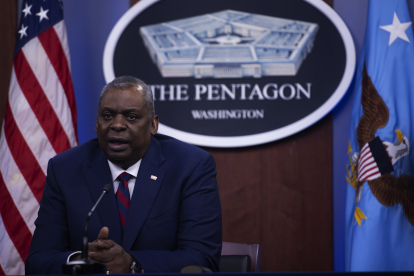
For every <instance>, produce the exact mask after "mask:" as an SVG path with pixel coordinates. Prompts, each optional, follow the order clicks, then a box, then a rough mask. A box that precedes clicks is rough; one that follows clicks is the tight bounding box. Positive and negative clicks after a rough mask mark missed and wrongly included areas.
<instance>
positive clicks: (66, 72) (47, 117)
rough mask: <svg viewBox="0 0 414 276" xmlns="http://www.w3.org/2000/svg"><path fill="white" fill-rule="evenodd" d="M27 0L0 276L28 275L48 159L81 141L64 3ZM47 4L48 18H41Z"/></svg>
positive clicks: (6, 155) (4, 193)
mask: <svg viewBox="0 0 414 276" xmlns="http://www.w3.org/2000/svg"><path fill="white" fill-rule="evenodd" d="M25 4H27V6H31V14H28V15H27V16H22V18H21V20H22V22H21V24H20V26H19V29H20V28H21V29H23V28H24V27H27V28H26V31H27V34H25V35H20V34H19V35H18V42H17V48H16V51H15V57H14V62H13V70H12V76H11V81H10V88H9V97H8V102H7V104H6V114H5V119H4V122H3V127H2V131H1V136H0V156H2V158H1V159H0V275H3V274H9V275H22V274H24V262H25V261H26V258H27V257H28V254H29V246H30V242H31V240H32V235H33V233H34V230H35V225H34V221H35V220H36V218H37V212H38V210H39V202H40V199H41V198H42V193H43V188H44V184H45V177H46V170H47V164H48V161H49V159H50V158H52V157H53V156H55V155H56V154H57V153H60V152H62V151H65V150H67V149H69V148H71V147H73V146H76V145H77V144H78V140H77V129H76V127H77V122H76V121H77V115H76V104H75V97H74V91H73V84H72V79H71V76H70V58H69V47H68V41H67V35H66V27H65V24H64V21H63V20H62V19H63V10H62V6H61V3H60V2H59V1H57V0H44V1H37V0H27V1H25V2H24V3H23V5H25ZM41 8H42V9H43V11H46V10H47V12H48V13H47V15H48V17H47V18H43V19H42V20H41V21H40V22H39V17H38V16H36V13H38V12H39V11H40V9H41ZM49 18H50V21H49ZM52 19H53V22H52ZM23 25H24V27H23Z"/></svg>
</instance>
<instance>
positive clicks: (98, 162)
mask: <svg viewBox="0 0 414 276" xmlns="http://www.w3.org/2000/svg"><path fill="white" fill-rule="evenodd" d="M152 175H153V176H156V177H157V179H156V180H152V179H151V176H152ZM108 183H110V184H112V177H111V172H110V169H109V166H108V162H107V159H106V158H105V156H104V155H103V152H102V150H101V148H100V147H99V144H98V140H97V139H93V140H91V141H89V142H87V143H85V144H82V145H80V146H77V147H75V148H73V149H70V150H67V151H65V152H63V153H61V154H59V155H57V156H55V157H54V158H52V159H50V161H49V164H48V169H47V177H46V185H45V188H44V191H43V197H42V200H41V202H40V209H39V213H38V218H37V220H36V222H35V224H36V230H35V232H34V236H33V240H32V243H31V247H30V252H29V256H28V258H27V261H26V274H44V273H53V274H60V273H61V271H62V270H61V265H62V264H64V263H65V262H66V260H67V258H68V256H69V255H70V254H71V253H72V252H74V251H80V250H81V248H82V236H83V232H84V225H85V220H86V216H87V214H88V212H89V211H90V210H91V208H92V206H93V205H94V203H95V202H96V201H97V199H98V197H99V196H100V195H101V194H102V188H103V186H104V185H105V184H108ZM111 187H113V186H112V185H111ZM103 226H107V227H108V228H109V239H111V240H113V241H115V242H116V243H118V244H120V245H121V246H122V247H123V248H124V250H125V251H127V252H129V253H130V254H131V255H132V256H133V257H134V258H135V259H137V260H138V261H139V262H140V263H141V265H142V266H143V268H144V271H145V272H179V270H180V269H181V268H182V267H184V266H186V265H190V264H197V265H200V266H204V267H209V268H211V269H212V270H213V271H218V265H219V258H220V252H221V242H222V225H221V208H220V199H219V194H218V188H217V181H216V170H215V162H214V158H213V157H212V156H211V155H210V154H209V153H207V152H205V151H203V150H201V149H199V148H197V147H194V146H191V145H188V144H186V143H183V142H180V141H178V140H176V139H173V138H171V137H168V136H164V135H158V134H157V135H155V136H153V137H151V144H150V146H149V148H148V151H147V153H146V154H145V156H144V157H143V159H142V163H141V166H140V169H139V172H138V176H137V179H136V183H135V188H134V192H133V195H132V199H131V203H130V209H129V211H128V217H127V220H126V225H125V230H124V233H122V229H121V222H120V219H119V214H118V210H117V205H116V201H115V195H114V192H113V189H111V191H110V192H109V194H108V195H105V196H104V197H103V199H102V201H101V203H100V204H99V206H98V207H97V209H96V210H95V213H94V214H93V215H92V217H91V220H90V223H89V232H88V239H89V242H91V241H94V240H95V239H96V238H97V236H98V233H99V231H100V229H101V228H102V227H103Z"/></svg>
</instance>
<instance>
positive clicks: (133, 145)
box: [95, 88, 158, 169]
mask: <svg viewBox="0 0 414 276" xmlns="http://www.w3.org/2000/svg"><path fill="white" fill-rule="evenodd" d="M145 103H146V101H145V98H144V95H143V93H142V92H141V91H138V90H137V89H136V88H125V89H122V88H109V89H108V90H107V91H106V93H105V94H104V97H103V98H102V100H101V103H100V104H99V108H98V116H97V120H96V124H95V130H96V133H97V135H98V141H99V145H100V147H101V148H102V151H103V152H104V155H105V157H106V158H107V159H108V160H109V161H111V162H112V163H114V164H116V165H118V166H120V167H121V168H123V169H127V168H128V167H130V166H131V165H133V164H135V163H136V162H138V160H139V159H141V158H142V157H143V156H144V154H145V153H146V152H147V149H148V146H149V144H150V141H151V134H152V135H154V134H155V133H157V130H158V116H156V115H155V116H152V117H151V116H150V114H149V112H148V109H147V107H146V106H145Z"/></svg>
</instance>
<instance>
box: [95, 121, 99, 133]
mask: <svg viewBox="0 0 414 276" xmlns="http://www.w3.org/2000/svg"><path fill="white" fill-rule="evenodd" d="M95 132H98V121H96V123H95Z"/></svg>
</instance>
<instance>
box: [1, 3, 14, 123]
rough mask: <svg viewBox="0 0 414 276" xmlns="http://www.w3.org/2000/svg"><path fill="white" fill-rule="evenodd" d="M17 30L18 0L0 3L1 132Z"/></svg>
mask: <svg viewBox="0 0 414 276" xmlns="http://www.w3.org/2000/svg"><path fill="white" fill-rule="evenodd" d="M16 28H17V0H2V1H0V30H1V31H0V131H1V125H2V124H3V119H4V113H5V108H6V102H7V95H8V93H9V84H10V76H11V70H12V65H13V52H14V46H15V45H16V32H17V29H16Z"/></svg>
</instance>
